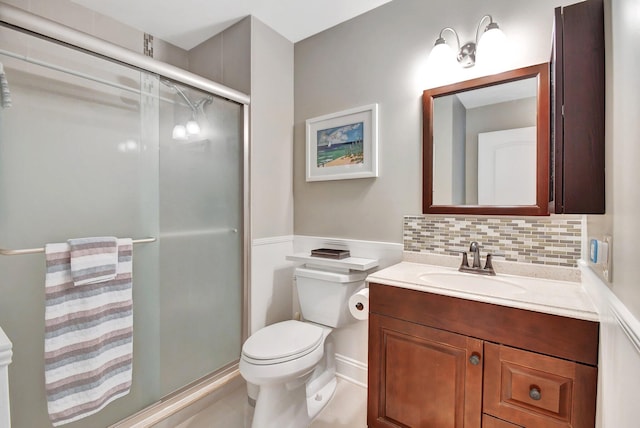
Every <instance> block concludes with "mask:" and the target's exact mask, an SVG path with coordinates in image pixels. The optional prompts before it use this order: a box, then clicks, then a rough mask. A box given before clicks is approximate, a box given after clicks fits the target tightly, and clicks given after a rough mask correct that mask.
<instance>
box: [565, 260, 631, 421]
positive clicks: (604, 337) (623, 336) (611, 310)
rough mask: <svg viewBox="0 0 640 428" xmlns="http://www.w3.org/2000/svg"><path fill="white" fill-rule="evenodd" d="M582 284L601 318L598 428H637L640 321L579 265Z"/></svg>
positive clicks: (588, 268) (581, 262)
mask: <svg viewBox="0 0 640 428" xmlns="http://www.w3.org/2000/svg"><path fill="white" fill-rule="evenodd" d="M578 265H579V266H580V271H581V272H582V283H583V284H584V287H585V289H586V290H587V292H588V293H589V295H590V296H591V298H592V300H593V302H594V304H595V305H596V307H597V309H598V312H599V314H600V356H599V363H598V366H599V367H598V416H597V424H596V426H597V427H599V428H635V427H638V426H640V422H639V419H640V410H638V397H637V395H636V393H637V392H638V384H639V381H640V321H639V320H638V319H637V318H635V317H634V316H633V314H631V312H629V310H628V309H627V307H626V306H625V305H624V304H623V303H622V302H621V301H620V300H619V299H618V298H617V297H616V295H615V294H613V292H612V291H611V290H610V289H609V287H607V285H606V284H605V283H604V282H602V280H601V279H600V278H599V277H598V276H597V275H596V274H595V273H594V272H593V271H592V270H591V268H590V267H589V266H588V264H587V263H586V262H585V261H582V260H581V261H580V262H579V263H578Z"/></svg>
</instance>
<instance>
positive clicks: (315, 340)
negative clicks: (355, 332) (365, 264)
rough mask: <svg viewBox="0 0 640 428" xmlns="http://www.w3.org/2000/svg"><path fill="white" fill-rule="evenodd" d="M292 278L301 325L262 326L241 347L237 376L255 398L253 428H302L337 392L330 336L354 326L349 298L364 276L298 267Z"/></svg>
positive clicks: (292, 323)
mask: <svg viewBox="0 0 640 428" xmlns="http://www.w3.org/2000/svg"><path fill="white" fill-rule="evenodd" d="M294 276H295V278H296V287H297V291H298V300H299V302H300V309H301V312H302V317H303V321H296V320H288V321H283V322H279V323H276V324H272V325H269V326H266V327H264V328H262V329H260V330H258V331H257V332H255V333H254V334H253V335H251V337H249V338H248V339H247V340H246V342H245V343H244V345H243V346H242V355H241V357H240V374H241V375H242V377H243V378H244V379H245V380H246V381H247V385H248V387H249V391H250V394H249V395H250V398H253V399H256V405H255V411H254V414H253V423H252V425H251V428H306V427H308V426H309V424H310V423H311V421H312V420H313V418H314V417H315V416H316V415H317V414H318V413H319V412H320V411H321V410H322V409H323V408H324V406H325V405H326V404H327V403H328V402H329V400H330V399H331V397H332V396H333V393H334V392H335V389H336V368H335V350H334V344H333V338H332V336H331V332H332V331H333V329H334V328H340V327H342V326H344V325H347V324H349V323H352V322H355V319H354V318H353V317H352V316H351V314H350V313H349V308H348V300H349V297H350V296H351V295H353V294H354V293H355V292H357V291H358V290H360V289H361V288H363V287H364V280H365V278H366V276H367V274H366V272H352V271H335V270H329V269H323V268H320V267H313V268H309V267H299V268H297V269H296V270H295V273H294ZM256 388H257V394H252V392H251V391H252V389H253V390H254V391H255V389H256ZM252 395H257V397H255V396H253V397H252Z"/></svg>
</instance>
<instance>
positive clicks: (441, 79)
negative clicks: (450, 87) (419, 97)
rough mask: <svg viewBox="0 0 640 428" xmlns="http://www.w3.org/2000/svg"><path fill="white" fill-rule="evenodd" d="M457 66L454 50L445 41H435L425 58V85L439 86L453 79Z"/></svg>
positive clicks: (456, 72)
mask: <svg viewBox="0 0 640 428" xmlns="http://www.w3.org/2000/svg"><path fill="white" fill-rule="evenodd" d="M459 68H460V67H459V66H458V60H457V59H456V53H455V51H454V50H453V49H451V47H450V46H449V45H447V44H446V43H437V42H436V45H435V46H434V47H433V49H432V50H431V53H430V54H429V57H428V58H427V63H426V73H427V76H426V77H427V82H426V84H427V87H436V86H441V85H444V84H446V83H451V82H452V81H455V79H456V78H457V76H458V73H459Z"/></svg>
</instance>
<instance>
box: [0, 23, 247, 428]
mask: <svg viewBox="0 0 640 428" xmlns="http://www.w3.org/2000/svg"><path fill="white" fill-rule="evenodd" d="M0 62H2V64H3V65H4V70H5V73H6V76H7V80H8V83H9V88H10V91H11V98H12V102H13V106H12V107H11V108H7V109H0V247H2V248H3V249H5V250H7V249H35V250H34V251H31V252H30V251H27V252H20V251H18V252H17V253H18V254H16V255H9V254H12V253H11V251H5V254H6V255H0V325H1V326H2V328H3V329H4V331H5V332H6V333H7V335H8V336H9V337H10V339H11V341H12V342H13V345H14V348H13V350H14V355H13V363H12V364H11V366H10V376H9V383H10V390H11V414H12V423H13V426H14V427H16V428H22V427H46V426H50V422H49V419H48V415H47V405H46V398H45V390H44V385H43V382H44V375H43V370H44V358H43V352H44V345H43V343H44V276H45V262H44V254H42V253H41V252H38V251H37V250H38V249H39V248H41V247H43V246H44V244H45V243H50V242H65V241H66V240H67V239H69V238H75V237H83V236H118V237H131V238H134V239H138V238H148V237H149V238H155V239H156V240H155V241H154V242H150V243H140V244H136V245H135V246H134V252H133V260H134V264H133V302H134V309H133V316H134V321H133V325H134V334H133V337H134V351H133V356H134V361H133V383H132V388H131V392H130V393H129V394H128V395H127V396H125V397H123V398H120V399H118V400H116V401H114V402H113V403H111V404H109V405H108V406H107V407H106V408H105V409H103V410H102V411H100V412H98V413H97V414H95V415H92V416H90V417H88V418H85V419H82V420H80V421H78V422H74V423H71V424H69V425H66V426H69V427H70V428H73V427H98V426H100V427H103V426H108V425H110V424H113V423H115V422H117V421H119V420H121V419H124V418H125V417H127V416H129V415H131V414H133V413H136V412H137V411H139V410H141V409H143V408H145V407H147V406H149V405H151V404H153V403H155V402H158V401H159V400H161V399H162V398H163V397H165V396H167V395H168V394H171V393H172V392H174V391H176V390H178V389H180V388H183V387H185V386H187V385H189V384H191V383H193V382H195V381H197V380H199V379H202V378H206V377H207V376H213V375H215V373H217V372H219V371H220V370H223V369H225V368H227V367H229V366H232V365H233V364H235V363H236V362H237V359H238V357H239V354H240V347H241V343H242V338H243V334H244V331H243V329H244V321H243V301H244V299H243V293H244V283H245V280H246V278H245V276H246V275H245V271H246V268H245V265H246V261H245V258H246V257H245V253H246V250H245V244H244V242H245V229H246V228H245V224H246V205H247V204H246V193H247V192H246V191H245V189H244V183H245V182H246V180H245V179H244V176H245V171H246V163H247V150H246V135H245V134H246V132H245V121H246V119H245V116H246V105H245V104H244V103H243V102H238V101H237V100H236V101H232V100H229V99H228V98H229V97H220V96H218V95H216V94H214V93H210V92H206V91H203V90H200V89H196V87H194V85H192V84H189V85H185V84H184V83H181V82H180V81H179V80H180V79H179V77H180V73H167V74H170V75H169V76H164V75H161V74H158V73H154V72H148V71H146V70H144V69H143V68H144V67H142V66H138V67H131V66H128V65H123V64H122V61H121V60H119V61H113V60H110V59H109V58H105V57H104V54H101V55H99V56H96V55H92V54H91V53H90V52H87V49H86V47H85V50H77V49H74V48H71V47H69V46H65V45H62V44H58V43H55V42H53V41H51V40H46V39H43V38H38V37H34V36H33V35H28V34H25V33H22V32H19V31H17V30H15V29H11V28H6V27H0ZM170 71H172V70H170ZM186 75H187V77H189V74H188V73H187V74H186ZM187 80H189V79H187ZM187 83H192V82H191V81H189V82H187ZM150 240H151V239H150Z"/></svg>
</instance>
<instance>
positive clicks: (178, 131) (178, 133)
mask: <svg viewBox="0 0 640 428" xmlns="http://www.w3.org/2000/svg"><path fill="white" fill-rule="evenodd" d="M172 135H173V139H174V140H186V139H187V128H185V127H184V125H176V126H174V127H173V134H172Z"/></svg>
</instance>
